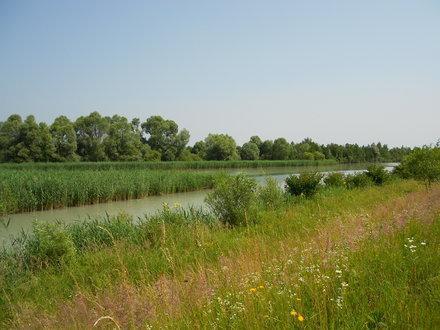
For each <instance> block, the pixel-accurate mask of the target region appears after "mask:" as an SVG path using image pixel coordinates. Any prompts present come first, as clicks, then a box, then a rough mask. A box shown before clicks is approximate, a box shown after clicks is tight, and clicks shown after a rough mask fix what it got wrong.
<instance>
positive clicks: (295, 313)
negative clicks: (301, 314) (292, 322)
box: [290, 309, 298, 317]
mask: <svg viewBox="0 0 440 330" xmlns="http://www.w3.org/2000/svg"><path fill="white" fill-rule="evenodd" d="M290 315H292V316H293V317H295V316H297V315H298V312H297V311H296V310H294V309H292V310H291V311H290Z"/></svg>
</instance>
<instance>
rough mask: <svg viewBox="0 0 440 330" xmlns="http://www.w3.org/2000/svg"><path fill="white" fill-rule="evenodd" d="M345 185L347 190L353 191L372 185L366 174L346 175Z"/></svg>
mask: <svg viewBox="0 0 440 330" xmlns="http://www.w3.org/2000/svg"><path fill="white" fill-rule="evenodd" d="M345 183H346V185H347V188H349V189H354V188H363V187H368V186H371V185H372V184H373V181H372V180H371V178H370V177H369V176H367V174H366V173H358V174H352V175H347V176H346V177H345Z"/></svg>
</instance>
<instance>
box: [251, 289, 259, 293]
mask: <svg viewBox="0 0 440 330" xmlns="http://www.w3.org/2000/svg"><path fill="white" fill-rule="evenodd" d="M249 292H251V293H254V292H257V288H250V289H249Z"/></svg>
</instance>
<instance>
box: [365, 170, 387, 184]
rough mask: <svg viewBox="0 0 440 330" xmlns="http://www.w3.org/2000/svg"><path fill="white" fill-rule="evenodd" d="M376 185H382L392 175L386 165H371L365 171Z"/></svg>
mask: <svg viewBox="0 0 440 330" xmlns="http://www.w3.org/2000/svg"><path fill="white" fill-rule="evenodd" d="M365 174H366V175H367V176H368V177H369V178H370V179H371V181H373V183H374V184H375V185H378V186H380V185H382V184H384V183H385V181H387V180H388V179H389V177H390V174H389V173H388V172H387V170H385V167H383V166H381V165H370V166H368V168H367V172H366V173H365Z"/></svg>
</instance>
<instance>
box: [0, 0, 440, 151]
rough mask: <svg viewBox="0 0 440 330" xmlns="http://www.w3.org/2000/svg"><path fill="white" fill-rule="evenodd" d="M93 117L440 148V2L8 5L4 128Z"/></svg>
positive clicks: (2, 9) (198, 133) (2, 76)
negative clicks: (15, 119) (7, 122)
mask: <svg viewBox="0 0 440 330" xmlns="http://www.w3.org/2000/svg"><path fill="white" fill-rule="evenodd" d="M94 110H98V111H100V112H101V113H102V114H104V115H111V114H122V115H125V116H127V117H129V118H132V117H139V118H140V119H141V120H144V119H146V118H147V117H149V116H150V115H153V114H160V115H162V116H164V117H166V118H171V119H174V120H175V121H176V122H177V123H178V124H179V125H180V127H186V128H187V129H189V130H190V132H191V135H192V138H191V142H192V143H193V142H195V141H196V140H198V139H201V138H204V137H205V136H206V135H207V134H208V133H209V132H217V133H228V134H231V135H232V136H234V137H235V138H236V139H237V141H238V142H239V143H243V142H245V141H246V140H247V139H248V138H249V136H251V135H254V134H259V135H260V136H261V137H262V138H264V139H267V138H270V139H273V138H276V137H279V136H283V137H286V138H288V139H289V140H293V141H299V140H300V139H302V138H303V137H312V138H313V139H316V140H317V141H318V142H320V143H328V142H332V141H335V142H338V143H344V142H358V143H362V144H364V143H369V142H373V141H377V140H380V141H383V142H385V143H388V144H390V145H393V146H394V145H402V144H404V145H421V144H425V143H431V142H435V141H436V140H437V139H438V138H439V137H440V128H439V127H440V2H439V1H436V0H432V1H425V0H417V1H414V0H411V1H407V0H389V1H383V0H380V1H375V0H373V1H354V0H349V1H314V0H307V1H293V0H290V1H288V0H286V1H275V0H274V1H256V0H251V1H244V0H240V1H180V0H179V1H166V0H163V1H162V0H161V1H107V0H106V1H90V0H87V1H85V0H84V1H80V0H75V1H44V0H40V1H18V0H17V1H16V0H2V1H0V120H4V119H5V118H6V117H7V116H8V115H10V114H12V113H18V114H20V115H22V116H26V115H28V114H35V115H36V117H37V120H39V121H46V122H51V121H52V120H53V119H54V118H55V117H57V116H58V115H61V114H65V115H67V116H68V117H70V118H71V119H75V118H76V117H78V116H80V115H85V114H88V113H90V112H91V111H94Z"/></svg>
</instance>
